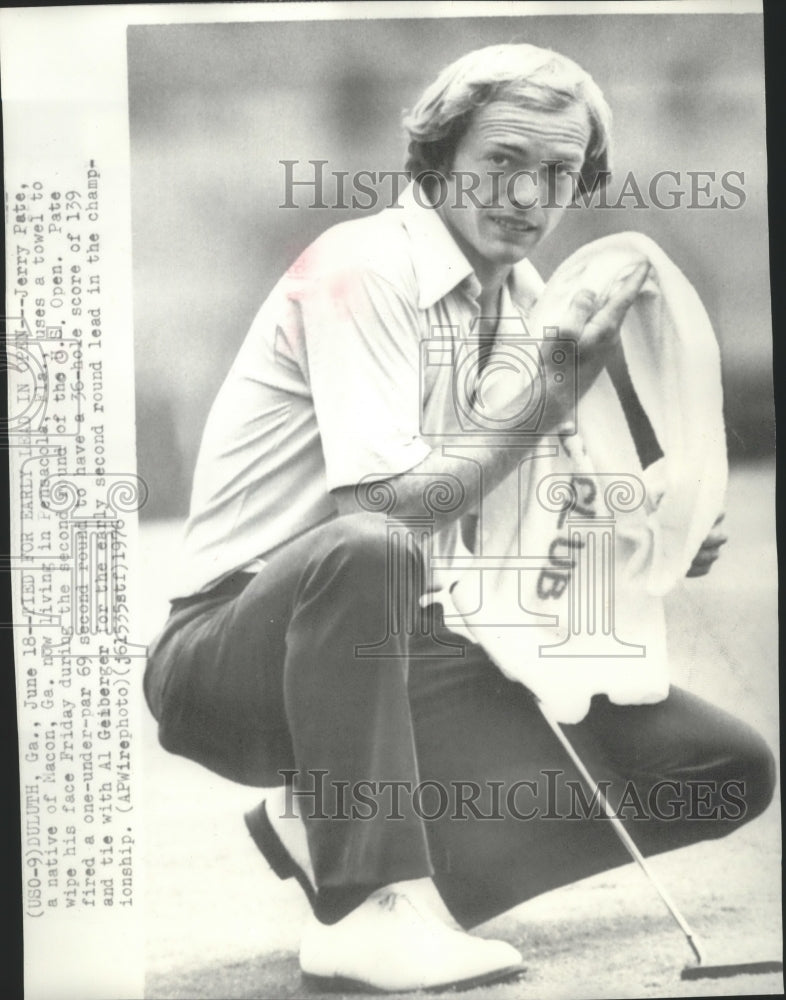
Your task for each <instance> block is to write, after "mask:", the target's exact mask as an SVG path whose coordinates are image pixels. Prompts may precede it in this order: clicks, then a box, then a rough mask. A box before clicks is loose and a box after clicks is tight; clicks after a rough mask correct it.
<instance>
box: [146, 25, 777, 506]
mask: <svg viewBox="0 0 786 1000" xmlns="http://www.w3.org/2000/svg"><path fill="white" fill-rule="evenodd" d="M508 41H527V42H531V43H534V44H536V45H542V46H546V47H549V48H554V49H556V50H558V51H560V52H563V53H565V54H566V55H568V56H571V57H572V58H573V59H575V60H576V61H577V62H579V63H580V64H581V65H582V66H583V67H585V68H586V69H587V70H588V71H589V72H590V73H591V74H592V76H593V77H594V78H595V80H596V81H597V82H598V84H599V85H600V86H601V88H602V89H603V91H604V93H605V95H606V97H607V99H608V101H609V104H610V105H611V108H612V110H613V112H614V116H615V128H614V146H613V161H614V166H615V176H614V179H613V180H612V185H611V189H610V196H609V201H610V203H611V204H613V203H614V202H615V201H616V198H617V195H618V194H619V191H620V188H621V186H622V183H623V181H624V179H625V175H626V174H627V173H628V171H631V170H632V171H634V172H635V175H636V178H637V180H638V181H639V183H640V186H641V188H642V190H643V193H644V196H645V199H647V200H649V199H648V195H647V184H648V182H649V179H650V178H651V177H652V175H653V174H655V173H657V172H658V171H661V170H674V171H678V172H680V173H681V175H682V179H681V183H680V184H679V185H677V184H676V183H674V182H671V181H665V182H663V183H662V186H661V191H663V192H665V191H666V190H668V187H669V186H670V185H672V184H673V186H675V187H676V186H679V187H680V188H681V189H683V190H685V191H689V187H690V180H689V178H688V176H687V171H689V170H693V171H698V170H706V171H715V174H716V183H715V184H712V185H711V188H712V191H711V195H716V194H721V193H722V191H721V188H720V184H719V180H717V179H719V178H720V176H721V175H722V174H724V173H726V172H727V171H741V172H743V173H744V183H742V184H740V182H739V179H738V178H737V179H733V180H734V183H736V184H738V185H739V186H742V187H743V188H744V192H745V200H744V204H743V205H742V206H741V207H739V208H737V209H725V210H724V209H721V208H717V207H716V208H714V209H713V208H688V207H686V205H685V202H687V201H689V200H690V199H689V197H688V195H685V196H684V199H683V207H682V208H678V209H674V210H669V211H666V210H662V209H658V208H656V207H650V208H649V209H646V210H645V209H641V208H636V207H634V205H635V202H636V199H635V198H633V197H630V198H627V199H625V201H624V204H625V205H626V206H627V207H626V208H624V209H623V208H618V209H607V210H601V209H597V208H596V209H595V210H577V211H573V212H569V213H568V214H567V216H566V218H565V220H564V221H563V223H562V224H561V226H560V228H559V229H558V230H557V233H556V234H555V235H554V236H552V237H551V240H550V242H548V243H547V244H546V245H544V246H543V247H541V248H538V251H537V254H536V256H535V257H533V260H534V262H535V264H536V265H537V266H538V267H539V269H540V270H541V272H542V274H543V275H544V277H548V275H549V274H550V273H551V271H552V270H553V269H554V267H555V266H556V265H557V263H559V262H560V261H561V260H562V259H564V258H565V257H566V256H567V255H568V254H569V253H570V252H572V251H573V250H574V249H575V248H576V247H578V246H579V245H581V244H582V243H585V242H587V241H588V240H590V239H594V238H596V237H598V236H602V235H605V234H606V233H610V232H618V231H622V230H628V229H636V230H639V231H641V232H644V233H646V234H648V235H650V236H652V237H653V238H654V239H655V240H657V241H658V242H659V243H660V244H661V246H663V248H664V249H665V250H666V252H667V253H669V254H670V256H671V257H672V258H673V259H674V260H675V262H676V263H677V264H678V265H679V266H680V267H681V268H682V269H683V271H684V272H685V274H686V275H687V276H688V278H689V279H690V280H691V281H692V282H693V284H694V285H695V286H696V288H697V290H698V292H699V294H700V295H701V297H702V299H703V301H704V303H705V306H706V307H707V310H708V312H709V314H710V316H711V318H712V320H713V323H714V325H715V329H716V331H717V334H718V337H719V339H720V341H721V346H722V351H723V357H724V367H725V374H724V380H725V394H726V407H727V421H728V432H729V450H730V454H731V457H732V460H733V461H741V460H743V459H746V458H758V459H761V458H765V457H766V456H769V455H770V454H771V452H772V449H773V446H774V430H773V406H772V360H771V324H770V312H769V272H768V247H767V215H766V147H765V124H764V94H763V49H762V26H761V19H760V18H759V17H758V16H755V15H734V16H718V15H711V16H704V15H674V16H672V15H668V16H667V15H658V16H650V15H612V16H598V15H594V16H593V15H586V16H563V17H519V18H513V19H511V18H479V19H474V18H473V19H466V18H456V19H439V20H437V19H433V20H432V19H425V20H421V19H418V20H355V21H351V22H350V21H343V22H342V21H333V22H329V21H320V22H311V23H307V22H296V23H246V24H241V23H235V24H221V25H171V26H151V27H144V26H143V27H131V28H130V29H129V34H128V56H129V60H128V62H129V102H130V129H131V164H132V203H133V258H134V310H135V317H134V320H135V331H136V393H137V449H138V463H139V464H138V468H139V474H140V475H142V476H143V477H144V478H145V480H146V481H147V482H148V484H149V486H150V498H149V501H148V503H147V505H146V507H145V508H144V509H143V510H142V516H143V517H148V518H162V517H164V518H177V517H180V516H182V515H184V514H185V513H187V508H188V496H189V490H190V479H191V474H192V470H193V466H194V462H195V459H196V452H197V448H198V446H199V439H200V435H201V431H202V427H203V425H204V422H205V419H206V416H207V412H208V409H209V407H210V404H211V402H212V399H213V397H214V395H215V393H216V392H217V390H218V388H219V386H220V384H221V382H222V380H223V378H224V375H225V374H226V371H227V369H228V368H229V365H230V363H231V361H232V359H233V357H234V355H235V353H236V351H237V349H238V347H239V345H240V343H241V341H242V339H243V338H244V336H245V334H246V332H247V330H248V327H249V325H250V323H251V320H252V319H253V317H254V314H255V313H256V311H257V309H258V308H259V306H260V305H261V303H262V302H263V301H264V299H265V297H266V296H267V294H268V293H269V291H270V290H271V288H272V287H273V285H274V284H275V282H276V281H277V280H278V278H279V277H280V276H281V274H282V273H283V272H284V270H285V269H286V268H287V267H288V266H289V264H291V263H292V261H293V260H294V259H295V258H296V257H297V255H298V254H299V253H300V252H301V251H302V250H303V249H304V248H305V247H306V246H307V244H308V243H309V242H310V241H311V240H313V239H314V238H315V237H316V236H317V235H318V234H319V233H320V232H322V231H323V230H324V229H325V228H327V227H328V226H330V225H332V224H333V223H335V222H339V221H344V220H346V219H349V218H352V217H354V216H358V215H362V214H363V211H362V210H354V211H353V210H350V209H346V210H336V209H325V210H319V209H310V208H307V207H305V206H307V205H308V204H309V202H310V200H311V198H310V193H309V192H308V191H306V190H305V189H299V192H298V194H297V195H296V200H299V202H300V204H301V205H302V206H303V207H299V208H292V209H281V208H279V207H278V206H279V205H280V204H282V202H283V201H284V200H285V187H284V167H282V166H281V165H280V164H279V162H278V161H279V160H281V159H290V160H300V161H303V165H302V166H299V167H297V168H296V171H297V172H296V175H295V176H296V177H297V178H300V177H303V176H308V173H307V171H308V169H309V168H308V166H307V162H306V161H308V160H313V159H322V160H328V161H329V162H328V165H327V167H326V168H325V169H326V171H333V170H336V171H337V170H346V171H350V172H353V171H357V170H360V169H367V170H372V171H382V170H401V169H403V165H404V153H405V148H406V143H405V139H404V136H403V132H402V130H401V127H400V118H401V112H402V110H403V109H405V108H408V107H410V106H411V105H412V104H413V103H414V101H415V100H416V99H417V97H418V96H419V94H420V92H421V91H422V89H423V88H424V87H425V86H426V85H427V84H428V83H430V82H431V80H432V79H433V78H434V77H435V76H436V74H437V72H438V71H439V70H440V69H441V68H442V67H443V66H445V65H447V64H448V63H449V62H451V61H452V60H453V59H455V58H456V57H458V56H459V55H461V54H463V53H464V52H467V51H469V50H470V49H473V48H478V47H480V46H483V45H489V44H496V43H499V42H508ZM332 190H333V187H332V184H330V183H329V184H328V185H327V187H326V200H328V201H329V200H330V195H331V192H332ZM389 191H390V182H389V181H388V182H387V183H386V184H384V185H382V187H381V194H382V195H383V197H385V198H386V199H387V200H389ZM663 197H664V198H665V195H663ZM665 200H667V199H665ZM706 200H707V198H706V197H704V198H703V199H702V202H706ZM738 200H739V199H737V198H736V197H735V198H733V199H731V203H732V204H737V202H738Z"/></svg>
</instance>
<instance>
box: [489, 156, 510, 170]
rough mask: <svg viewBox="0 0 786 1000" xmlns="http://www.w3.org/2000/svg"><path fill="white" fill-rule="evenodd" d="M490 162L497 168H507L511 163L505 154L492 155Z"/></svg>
mask: <svg viewBox="0 0 786 1000" xmlns="http://www.w3.org/2000/svg"><path fill="white" fill-rule="evenodd" d="M489 161H490V162H491V163H493V164H494V166H495V167H507V165H508V164H509V163H510V157H509V156H506V154H505V153H492V154H491V155H490V156H489Z"/></svg>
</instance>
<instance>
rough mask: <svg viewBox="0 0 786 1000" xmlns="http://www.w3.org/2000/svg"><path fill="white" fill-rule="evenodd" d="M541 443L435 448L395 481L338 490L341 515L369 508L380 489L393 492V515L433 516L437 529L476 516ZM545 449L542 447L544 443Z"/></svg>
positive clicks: (372, 481) (389, 506) (390, 511)
mask: <svg viewBox="0 0 786 1000" xmlns="http://www.w3.org/2000/svg"><path fill="white" fill-rule="evenodd" d="M541 440H542V439H539V438H524V437H522V440H521V443H520V444H510V443H509V442H506V443H504V444H503V443H502V442H500V444H499V445H490V444H485V443H484V444H474V443H473V441H472V439H471V438H468V439H467V441H466V443H465V442H463V441H462V442H461V444H458V445H456V447H455V449H454V450H455V451H459V450H461V452H463V454H462V455H461V456H459V455H457V454H444V453H443V450H444V451H449V450H450V446H445V448H444V449H443V448H442V447H437V448H435V449H434V450H433V451H432V452H431V453H430V454H429V455H427V456H426V458H425V459H423V461H422V462H421V463H420V464H419V465H416V466H415V467H414V468H413V469H411V470H410V471H409V472H404V473H402V474H401V475H398V476H393V477H391V478H383V477H380V478H379V479H374V478H373V477H369V478H368V479H366V480H365V481H364V482H362V483H361V484H359V485H358V486H355V487H344V488H342V489H340V490H336V491H335V496H336V501H337V503H338V508H339V512H340V513H341V514H352V513H357V512H358V511H363V510H369V509H370V508H371V507H373V506H374V503H373V498H374V496H375V487H378V486H379V484H382V483H384V484H385V485H384V487H383V488H384V489H387V490H388V491H390V494H391V495H390V503H388V504H386V505H385V507H386V510H385V512H386V513H387V515H388V516H390V517H400V518H410V517H418V516H421V517H422V516H423V515H424V514H427V513H428V514H430V515H432V516H433V525H434V527H435V528H436V529H437V530H438V529H439V528H442V527H445V526H446V525H448V524H450V523H451V522H452V521H454V520H455V519H456V518H458V517H461V516H462V515H464V514H468V513H474V512H477V511H478V510H479V509H480V507H481V499H482V497H483V496H485V495H486V494H488V493H489V492H490V491H491V490H493V489H494V488H495V487H496V486H498V485H499V483H500V482H501V481H502V480H503V479H504V478H505V477H506V476H508V475H509V474H510V473H511V472H513V470H514V469H516V467H517V466H518V465H519V463H520V462H522V461H524V460H526V459H527V458H529V457H531V456H532V454H533V452H534V451H535V449H536V447H537V444H538V442H539V441H541ZM541 447H542V445H541Z"/></svg>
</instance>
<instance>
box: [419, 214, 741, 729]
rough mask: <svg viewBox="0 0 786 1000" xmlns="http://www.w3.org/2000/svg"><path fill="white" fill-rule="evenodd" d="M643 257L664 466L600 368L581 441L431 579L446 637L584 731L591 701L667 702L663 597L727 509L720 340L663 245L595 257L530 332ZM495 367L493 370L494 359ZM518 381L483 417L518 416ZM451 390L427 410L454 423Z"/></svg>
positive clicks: (498, 388)
mask: <svg viewBox="0 0 786 1000" xmlns="http://www.w3.org/2000/svg"><path fill="white" fill-rule="evenodd" d="M642 257H644V258H646V259H648V260H649V262H650V265H651V270H650V276H649V277H648V279H647V281H646V283H645V285H644V287H643V288H642V291H641V293H640V295H639V296H638V298H637V300H636V302H635V303H634V304H633V306H632V307H631V309H630V311H629V313H628V316H627V317H626V320H625V323H624V326H623V330H622V343H623V348H624V352H625V356H626V359H627V363H628V369H629V372H630V376H631V380H632V383H633V386H634V388H635V390H636V394H637V395H638V397H639V400H640V401H641V404H642V406H643V408H644V410H645V412H646V414H647V416H648V418H649V420H650V423H651V425H652V427H653V430H654V432H655V435H656V437H657V439H658V442H659V444H660V446H661V449H662V451H663V453H664V457H663V458H661V459H659V460H658V461H656V462H655V463H653V464H651V465H649V466H648V467H647V468H646V469H644V470H643V469H642V466H641V462H640V460H639V457H638V454H637V451H636V447H635V444H634V441H633V438H632V436H631V433H630V430H629V429H628V424H627V421H626V419H625V416H624V413H623V410H622V407H621V404H620V402H619V398H618V396H617V393H616V391H615V389H614V387H613V385H612V382H611V379H610V377H609V375H608V374H607V373H606V372H605V371H603V372H602V373H601V375H600V376H599V377H598V379H597V381H596V382H595V383H594V384H593V386H592V387H591V388H590V389H589V390H588V391H587V392H586V393H585V395H584V396H583V397H582V399H581V400H580V402H579V405H578V412H577V429H578V432H577V433H575V434H573V435H570V436H565V437H562V438H561V439H555V438H551V439H548V440H551V442H552V446H551V447H546V448H543V449H541V454H539V455H537V456H536V457H535V458H533V459H532V460H529V461H525V462H523V463H522V464H521V466H520V468H519V470H518V472H516V473H513V474H511V475H509V476H508V477H507V478H506V479H505V480H503V482H502V483H500V485H499V486H498V487H497V488H496V489H494V490H493V491H492V492H491V493H489V494H488V495H487V496H486V497H485V498H484V502H483V507H482V516H481V521H480V524H479V536H478V542H477V543H476V545H475V546H474V549H475V551H474V553H469V552H468V551H467V550H466V549H465V548H464V547H463V545H462V544H461V542H460V541H459V536H458V531H457V530H456V529H455V528H454V529H453V530H452V531H448V532H446V533H444V534H442V533H440V535H438V536H437V538H436V539H435V556H436V563H437V564H440V565H441V566H442V567H443V570H442V571H440V572H438V573H436V574H435V577H436V578H437V580H438V581H439V582H440V583H441V584H442V586H443V588H444V589H443V590H442V591H441V592H440V593H439V594H438V595H437V597H436V600H438V601H439V602H441V603H442V604H443V605H444V610H445V616H446V617H445V621H446V624H447V625H448V627H449V628H451V629H453V630H455V631H457V632H460V633H462V634H465V635H469V637H470V638H472V639H473V640H474V641H476V642H479V643H480V644H481V645H482V646H483V647H484V648H485V650H486V651H487V652H488V653H489V655H490V657H491V658H492V660H494V662H495V663H496V664H497V665H498V666H499V668H500V669H501V670H502V672H503V673H504V674H506V675H507V676H508V677H511V678H514V679H516V680H519V681H521V682H522V683H524V684H525V685H526V686H527V687H529V688H530V689H531V690H532V691H533V692H534V693H535V694H536V695H537V696H538V697H539V698H540V699H541V700H542V701H544V702H546V703H547V704H548V706H549V708H550V710H551V712H552V714H553V715H554V716H555V717H556V718H557V719H558V720H559V721H561V722H578V721H580V720H581V719H582V718H583V717H584V716H585V715H586V713H587V711H588V709H589V704H590V699H591V697H592V696H593V695H594V694H606V695H608V697H609V698H610V699H611V701H613V702H615V703H618V704H644V703H651V702H656V701H660V700H662V699H663V698H665V697H666V695H667V694H668V687H669V670H668V654H667V647H666V629H665V619H664V609H663V595H665V594H666V593H667V592H668V591H669V590H671V589H672V587H673V586H674V585H675V584H676V583H677V582H678V581H679V580H681V579H682V578H683V577H684V575H685V573H686V572H687V570H688V568H689V567H690V565H691V562H692V560H693V558H694V556H695V555H696V553H697V551H698V549H699V547H700V545H701V543H702V541H703V540H704V538H705V537H706V536H707V534H708V533H709V531H710V530H711V528H712V526H713V523H714V521H715V519H716V517H717V516H718V514H719V513H720V512H721V510H722V507H723V499H724V494H725V489H726V479H727V462H726V443H725V431H724V424H723V416H722V396H721V378H720V357H719V352H718V346H717V342H716V340H715V336H714V334H713V331H712V327H711V324H710V321H709V318H708V317H707V314H706V311H705V310H704V307H703V306H702V304H701V301H700V299H699V297H698V295H697V294H696V292H695V290H694V289H693V287H692V286H691V285H690V283H689V282H688V281H687V279H686V278H685V276H684V275H683V274H682V273H681V271H680V270H679V269H678V268H677V267H676V266H675V265H674V264H673V263H672V261H670V260H669V258H668V257H667V256H666V254H665V253H664V252H663V251H662V250H661V249H660V248H659V247H658V246H657V244H655V243H654V242H653V241H652V240H650V239H649V238H648V237H645V236H643V235H641V234H638V233H623V234H619V235H614V236H608V237H605V238H604V239H601V240H597V241H595V242H593V243H590V244H588V245H587V246H585V247H583V248H582V249H580V250H579V251H577V252H576V253H575V254H573V255H572V256H571V257H570V258H569V259H568V260H567V261H565V262H564V263H563V264H562V265H561V266H560V267H559V268H558V269H557V271H556V272H555V274H554V275H553V277H552V278H551V279H550V281H549V282H548V284H547V285H546V286H545V287H543V286H542V283H541V288H540V289H533V291H536V292H537V291H540V293H541V294H540V295H539V298H538V302H537V304H536V306H535V308H534V310H533V312H532V313H531V315H530V316H529V318H528V321H527V323H528V329H529V332H530V334H531V335H533V336H534V335H536V333H537V331H540V330H541V329H542V328H548V327H552V326H554V325H556V324H557V323H558V317H559V315H560V312H561V310H562V308H563V307H564V303H565V302H569V301H570V300H571V299H572V297H573V296H574V295H575V294H576V292H577V291H579V290H580V289H583V288H587V289H590V290H592V291H593V292H595V293H596V294H597V295H598V296H602V295H603V294H604V293H605V292H606V291H607V290H608V288H609V286H610V284H611V283H612V282H613V281H614V280H615V278H616V277H617V275H618V274H619V272H620V271H621V269H622V268H623V267H624V266H625V265H626V264H627V263H629V262H631V261H636V260H640V259H641V258H642ZM501 339H504V338H503V337H502V334H501V332H499V331H498V335H497V341H498V343H499V342H500V340H501ZM496 350H497V348H496V347H495V351H496ZM487 369H488V370H490V371H495V370H496V368H495V365H494V354H492V357H491V359H490V361H489V363H488V365H487ZM521 378H522V377H521V373H520V372H512V371H511V370H510V369H509V368H508V369H506V368H505V366H504V365H503V366H502V367H500V369H499V374H498V376H493V377H492V376H488V377H485V378H484V380H483V389H484V399H485V403H486V405H487V406H488V405H489V400H490V399H491V400H494V399H495V398H496V400H497V402H498V403H500V401H506V400H507V401H509V402H510V403H511V408H512V409H515V406H516V401H517V400H519V401H520V399H521V398H522V396H527V393H528V392H531V388H532V387H531V386H526V385H522V384H521ZM495 379H496V384H495ZM451 392H455V387H450V386H448V385H445V386H443V388H442V392H441V393H440V392H435V393H434V395H433V396H432V398H431V399H430V400H429V405H430V406H431V407H433V408H436V409H437V410H439V409H440V408H442V410H443V412H444V414H446V415H447V414H449V413H450V411H451V406H450V405H448V400H447V396H448V395H449V394H450V393H451ZM503 409H504V408H503ZM500 412H502V410H501V411H500ZM450 419H451V418H450V417H448V416H446V417H445V424H444V426H445V429H446V432H448V433H450V427H449V423H450ZM545 440H546V439H544V441H545ZM615 484H616V485H615ZM568 497H572V500H571V501H570V502H571V503H572V505H573V509H572V510H568V509H566V506H567V505H568V501H567V498H568ZM608 503H611V504H612V507H614V508H617V509H610V508H609V506H608ZM620 508H621V509H620ZM517 515H518V516H517ZM611 517H613V524H612V522H611ZM604 539H605V540H604ZM604 546H605V547H606V548H605V557H604ZM440 556H442V559H440V558H439V557H440ZM521 557H524V559H523V560H522V558H521ZM593 558H594V563H593ZM604 558H605V569H604ZM479 559H483V560H484V561H483V563H482V566H483V568H482V569H481V568H477V567H479V566H481V563H480V562H479ZM514 560H518V562H515V563H514V562H513V561H514ZM506 561H507V563H506ZM510 565H513V567H514V568H506V567H507V566H510ZM593 565H594V572H591V571H592V567H593ZM516 567H519V568H516ZM521 567H524V568H521ZM445 568H447V572H445V571H444V570H445ZM590 576H591V577H592V578H591V579H590ZM432 599H434V598H432Z"/></svg>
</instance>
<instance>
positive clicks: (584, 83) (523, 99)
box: [404, 44, 611, 191]
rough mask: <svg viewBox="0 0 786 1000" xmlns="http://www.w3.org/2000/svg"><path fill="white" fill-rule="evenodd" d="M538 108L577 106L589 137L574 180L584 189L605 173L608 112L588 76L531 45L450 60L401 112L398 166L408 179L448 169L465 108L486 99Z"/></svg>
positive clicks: (468, 111)
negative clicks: (405, 145)
mask: <svg viewBox="0 0 786 1000" xmlns="http://www.w3.org/2000/svg"><path fill="white" fill-rule="evenodd" d="M501 100H504V101H511V102H513V103H517V104H522V105H523V106H525V107H530V108H536V109H538V110H544V111H559V110H561V109H563V108H566V107H569V106H571V105H572V104H576V103H578V104H583V105H584V106H585V107H586V109H587V113H588V116H589V123H590V137H589V142H588V145H587V151H586V154H585V157H584V163H583V165H582V168H581V171H580V177H579V181H580V184H581V185H582V186H583V187H584V189H585V190H586V191H591V190H592V188H593V185H594V184H595V183H598V184H599V186H600V187H601V188H602V187H603V186H605V184H606V181H607V180H608V177H609V176H610V151H609V145H610V138H611V110H610V109H609V106H608V104H607V103H606V100H605V98H604V97H603V94H602V92H601V90H600V88H599V87H598V85H597V84H596V83H595V81H594V80H593V79H592V77H591V76H590V75H589V73H587V72H586V71H585V70H583V69H582V68H581V67H580V66H579V65H578V64H577V63H575V62H573V60H572V59H568V58H567V57H566V56H563V55H560V54H559V53H558V52H553V51H551V49H541V48H538V47H537V46H535V45H524V44H519V45H491V46H488V47H487V48H483V49H476V50H475V51H474V52H468V53H467V54H466V55H464V56H462V57H461V58H460V59H457V60H456V61H455V62H453V63H451V64H450V66H447V67H446V68H445V69H444V70H442V72H441V73H440V74H439V76H438V77H437V79H436V80H435V81H434V83H432V84H431V86H430V87H428V88H427V89H426V90H425V92H424V93H423V95H422V96H421V98H420V100H419V101H418V102H417V104H416V105H415V106H414V108H412V110H411V111H409V112H408V113H406V114H405V116H404V128H405V129H406V131H407V133H408V135H409V140H410V142H409V155H408V158H407V164H406V169H407V170H408V171H410V172H411V174H412V176H413V178H417V177H418V176H419V175H421V174H424V173H425V174H431V175H433V174H434V173H435V172H437V173H438V172H440V171H443V170H445V169H448V168H449V166H450V164H451V163H452V160H453V156H454V154H455V151H456V147H457V146H458V143H459V141H460V140H461V138H462V136H463V135H464V133H465V132H466V130H467V128H468V127H469V122H470V119H471V117H472V114H473V112H474V111H475V110H476V109H477V108H480V107H483V106H484V105H486V104H490V103H491V102H492V101H501Z"/></svg>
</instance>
